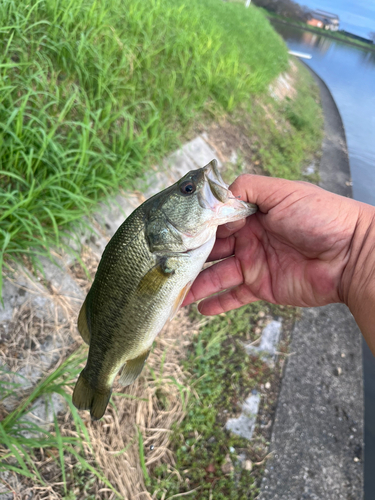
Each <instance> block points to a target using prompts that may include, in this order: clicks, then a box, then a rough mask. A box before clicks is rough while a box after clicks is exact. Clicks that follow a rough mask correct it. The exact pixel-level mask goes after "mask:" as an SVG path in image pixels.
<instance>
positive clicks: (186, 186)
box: [180, 181, 197, 195]
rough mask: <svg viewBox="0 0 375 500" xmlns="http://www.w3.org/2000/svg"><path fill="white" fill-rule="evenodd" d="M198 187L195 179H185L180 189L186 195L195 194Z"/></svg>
mask: <svg viewBox="0 0 375 500" xmlns="http://www.w3.org/2000/svg"><path fill="white" fill-rule="evenodd" d="M196 189H197V187H196V185H195V184H194V182H193V181H185V182H183V183H182V184H181V185H180V191H181V193H182V194H185V195H189V194H193V193H194V192H195V190H196Z"/></svg>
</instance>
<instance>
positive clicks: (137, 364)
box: [118, 350, 150, 387]
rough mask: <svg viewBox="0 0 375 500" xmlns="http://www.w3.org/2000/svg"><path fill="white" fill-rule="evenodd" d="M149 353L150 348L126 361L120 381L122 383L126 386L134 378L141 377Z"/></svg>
mask: <svg viewBox="0 0 375 500" xmlns="http://www.w3.org/2000/svg"><path fill="white" fill-rule="evenodd" d="M149 354H150V350H148V351H145V352H144V353H142V354H141V355H140V356H138V357H137V358H134V359H129V360H128V361H127V362H126V363H125V365H124V368H123V369H122V372H121V376H120V378H119V381H118V382H119V384H120V385H123V386H124V387H126V386H127V385H130V384H132V383H133V382H134V380H135V379H137V378H138V377H139V375H140V374H141V371H142V370H143V367H144V365H145V362H146V359H147V358H148V355H149Z"/></svg>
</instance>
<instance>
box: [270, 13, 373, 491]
mask: <svg viewBox="0 0 375 500" xmlns="http://www.w3.org/2000/svg"><path fill="white" fill-rule="evenodd" d="M274 28H275V29H276V30H277V31H278V32H279V33H280V35H281V36H282V37H283V38H284V40H285V41H286V43H287V45H288V47H289V49H290V50H295V51H299V52H306V53H308V54H311V55H312V59H310V60H307V61H306V62H307V64H308V66H310V67H311V68H312V69H313V70H314V71H315V72H316V73H317V74H318V75H319V76H320V77H321V78H322V79H323V80H324V82H325V83H326V84H327V86H328V88H329V90H330V91H331V93H332V95H333V98H334V99H335V101H336V104H337V106H338V108H339V111H340V114H341V117H342V120H343V122H344V127H345V131H346V139H347V145H348V154H349V162H350V169H351V176H352V182H353V196H354V198H355V199H356V200H359V201H363V202H365V203H369V204H371V205H375V51H371V50H366V49H364V48H361V47H357V46H353V45H349V44H346V43H344V42H341V41H336V40H334V39H332V38H327V37H325V36H321V35H318V34H316V33H312V32H309V31H304V30H302V29H297V28H294V27H291V26H287V25H284V24H279V23H274ZM363 372H364V391H365V435H364V441H365V452H364V471H365V483H364V484H365V500H372V499H373V498H375V496H374V495H375V494H374V492H375V358H374V356H373V355H372V354H371V352H370V350H369V349H368V347H367V345H366V343H365V341H363Z"/></svg>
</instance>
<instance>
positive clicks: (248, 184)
mask: <svg viewBox="0 0 375 500" xmlns="http://www.w3.org/2000/svg"><path fill="white" fill-rule="evenodd" d="M230 189H231V191H232V193H233V194H234V195H235V196H240V197H241V199H242V200H244V201H248V202H251V203H256V204H257V205H258V206H259V211H258V212H257V213H256V214H255V215H252V216H250V217H248V218H247V219H245V220H242V221H238V222H236V223H232V224H228V225H226V226H225V225H224V226H220V227H219V229H218V232H217V240H216V243H215V246H214V248H213V250H212V252H211V254H210V256H209V259H208V260H210V261H216V260H219V262H217V263H215V264H214V265H212V266H211V267H208V268H207V269H205V270H203V271H202V272H201V273H200V275H199V276H198V277H197V279H196V280H195V282H194V284H193V285H192V288H191V290H190V292H189V294H188V295H187V297H186V299H185V301H184V305H187V304H189V303H191V302H194V301H196V300H200V299H202V298H205V297H208V298H206V299H205V300H203V301H202V302H200V304H199V306H198V308H199V311H200V312H201V313H202V314H206V315H213V314H219V313H222V312H225V311H229V310H231V309H235V308H238V307H241V306H242V305H244V304H248V303H250V302H254V301H257V300H260V299H261V300H266V301H268V302H272V303H277V304H286V305H294V306H322V305H325V304H328V303H332V302H345V303H346V304H347V305H350V304H349V302H350V296H351V295H353V293H352V294H351V290H352V287H351V285H352V281H353V276H355V275H356V273H357V271H356V270H355V269H356V266H357V264H358V261H359V260H360V257H359V256H360V254H361V252H362V250H363V238H364V235H365V233H366V228H367V229H368V226H369V225H370V224H371V218H374V210H373V207H370V206H369V205H365V204H362V203H359V202H356V201H354V200H351V199H348V198H344V197H341V196H338V195H335V194H332V193H330V192H328V191H325V190H323V189H321V188H319V187H317V186H314V185H312V184H308V183H305V182H296V181H288V180H284V179H275V178H270V177H263V176H256V175H242V176H240V177H238V178H237V179H236V180H235V182H234V183H233V184H232V186H231V187H230ZM371 210H372V211H371ZM374 245H375V241H374ZM221 259H223V260H221ZM357 274H358V273H357ZM217 292H222V293H220V294H218V295H214V296H212V294H216V293H217Z"/></svg>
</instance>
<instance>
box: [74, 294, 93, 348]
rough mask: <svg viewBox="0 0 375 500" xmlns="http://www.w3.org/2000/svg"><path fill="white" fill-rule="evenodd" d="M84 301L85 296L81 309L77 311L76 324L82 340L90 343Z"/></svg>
mask: <svg viewBox="0 0 375 500" xmlns="http://www.w3.org/2000/svg"><path fill="white" fill-rule="evenodd" d="M86 301H87V297H86V299H85V302H84V303H83V305H82V307H81V310H80V312H79V315H78V322H77V326H78V331H79V333H80V334H81V337H82V338H83V340H84V341H85V342H86V344H88V345H90V338H91V335H90V330H89V326H88V324H87V315H86Z"/></svg>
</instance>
